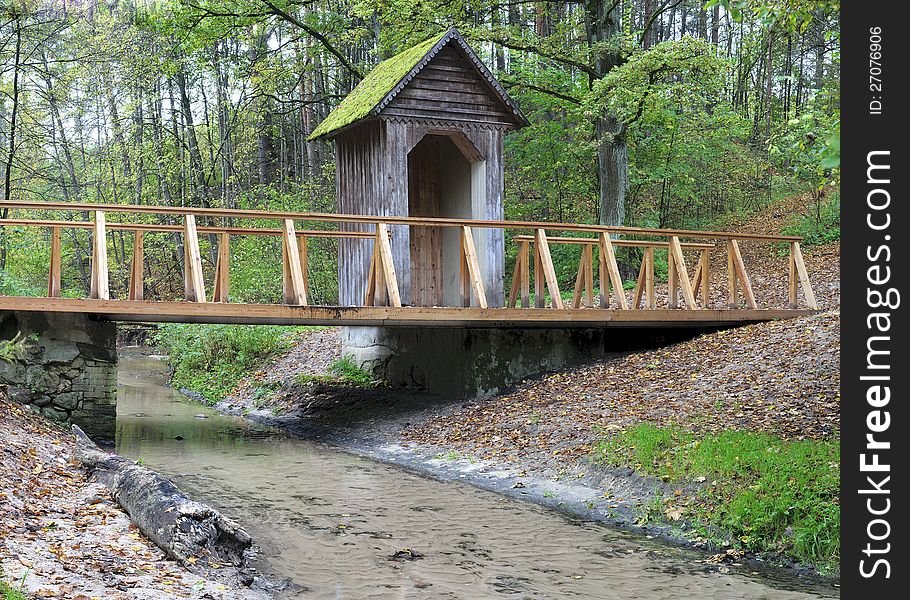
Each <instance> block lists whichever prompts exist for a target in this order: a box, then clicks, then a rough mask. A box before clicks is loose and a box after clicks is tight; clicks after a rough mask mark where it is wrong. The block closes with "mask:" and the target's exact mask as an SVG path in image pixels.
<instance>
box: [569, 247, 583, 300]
mask: <svg viewBox="0 0 910 600" xmlns="http://www.w3.org/2000/svg"><path fill="white" fill-rule="evenodd" d="M584 285H585V253H584V251H582V253H581V255H580V256H579V258H578V273H577V274H576V275H575V288H574V289H573V292H572V308H580V307H581V296H582V294H584Z"/></svg>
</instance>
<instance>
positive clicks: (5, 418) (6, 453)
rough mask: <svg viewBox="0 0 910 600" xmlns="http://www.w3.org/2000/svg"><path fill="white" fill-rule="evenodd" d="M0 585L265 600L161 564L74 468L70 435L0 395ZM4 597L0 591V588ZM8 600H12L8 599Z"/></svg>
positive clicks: (38, 593) (142, 599) (65, 592)
mask: <svg viewBox="0 0 910 600" xmlns="http://www.w3.org/2000/svg"><path fill="white" fill-rule="evenodd" d="M0 431H3V442H2V444H0V454H2V460H0V581H2V582H4V584H5V585H6V586H7V589H8V590H10V594H12V593H13V591H15V592H19V591H21V592H22V593H23V595H24V597H28V598H32V597H40V598H55V597H60V598H76V599H88V598H105V599H123V600H127V599H130V600H132V599H135V600H146V599H151V600H156V599H161V600H165V599H170V598H191V599H203V598H209V599H211V598H220V599H225V600H228V599H238V600H264V599H265V598H267V596H266V595H265V594H263V593H261V592H256V591H252V590H247V589H235V588H231V587H229V586H228V585H226V584H225V583H222V582H219V581H214V580H210V579H205V578H203V577H199V576H198V575H195V574H193V573H191V572H190V571H188V570H186V569H184V568H183V567H181V566H180V565H179V564H178V563H177V562H175V561H173V560H170V559H168V558H167V557H166V555H165V553H164V551H162V550H161V549H160V548H158V547H157V546H156V545H155V544H154V543H152V542H151V541H150V540H149V539H147V538H146V537H145V536H144V535H142V533H141V532H139V531H138V529H137V528H136V527H135V525H133V524H132V522H131V521H130V518H129V516H128V515H127V514H126V513H125V512H124V511H123V510H122V509H121V508H120V507H119V506H118V505H117V504H116V503H115V502H114V501H113V499H112V498H111V496H110V494H109V493H108V491H107V488H105V487H104V486H103V485H101V484H100V483H96V482H93V481H90V480H88V479H87V478H86V476H85V474H84V473H83V471H82V469H81V468H80V467H79V465H78V464H77V462H76V459H75V453H76V442H75V439H74V437H73V435H72V434H71V433H70V432H69V431H67V430H65V429H62V428H60V426H58V425H55V424H52V423H50V422H49V421H47V420H46V419H44V418H42V417H40V416H38V415H36V414H34V413H33V412H32V411H30V410H28V409H27V408H26V407H24V406H22V405H20V404H18V403H15V402H12V401H10V400H8V399H7V398H6V394H5V391H3V390H0ZM4 591H6V590H4ZM13 597H15V596H13Z"/></svg>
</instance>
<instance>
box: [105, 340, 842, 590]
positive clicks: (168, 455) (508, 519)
mask: <svg viewBox="0 0 910 600" xmlns="http://www.w3.org/2000/svg"><path fill="white" fill-rule="evenodd" d="M117 403H118V404H117V434H116V444H117V446H116V451H117V452H118V453H119V454H122V455H124V456H127V457H130V458H132V459H137V460H138V459H141V460H142V461H143V464H145V465H146V466H148V467H150V468H152V469H155V470H157V471H159V472H160V473H162V474H164V475H166V476H168V477H170V478H171V479H173V480H174V481H175V483H177V485H179V486H180V488H181V489H183V490H184V491H185V492H186V493H187V494H189V495H190V496H191V497H193V498H195V499H197V500H200V501H202V502H206V503H208V504H211V505H212V506H214V507H216V508H218V509H219V510H221V511H222V512H224V513H225V514H226V515H228V516H229V517H231V518H233V519H234V520H236V521H237V522H239V523H240V524H241V525H242V526H243V527H244V528H245V529H246V530H247V531H248V532H249V533H250V535H252V537H253V540H254V542H255V544H256V545H257V546H258V548H259V552H258V554H257V556H256V558H255V560H254V566H255V567H256V568H257V569H258V570H260V571H261V572H263V573H265V574H267V575H269V576H271V577H273V578H277V579H287V580H290V581H291V582H293V583H294V584H296V586H295V587H294V589H293V590H289V591H286V592H284V594H285V597H288V598H333V599H335V598H337V599H347V598H352V599H353V598H434V599H435V598H440V599H443V598H467V599H480V598H522V599H524V598H725V599H732V598H819V597H824V598H836V597H838V593H837V589H836V588H833V587H831V586H830V585H828V586H819V585H809V584H806V583H805V582H803V581H801V580H800V579H798V578H797V577H795V576H793V575H792V574H790V573H789V572H785V571H777V570H765V571H763V572H761V573H758V572H756V571H753V570H752V569H751V568H750V567H748V566H746V567H729V568H727V567H723V568H721V569H720V570H719V569H718V567H717V566H715V565H707V564H706V563H705V558H706V556H705V555H704V554H702V553H698V552H694V551H691V550H687V549H682V548H677V547H674V546H669V545H666V544H662V543H659V542H658V541H656V540H651V539H648V538H646V537H645V536H642V535H637V534H634V533H630V532H626V531H622V530H618V529H615V528H609V527H605V526H602V525H598V524H594V523H587V522H581V521H577V520H573V519H570V518H568V517H564V516H562V515H559V514H558V513H555V512H553V511H551V510H548V509H544V508H542V507H539V506H537V505H534V504H530V503H527V502H521V501H518V500H513V499H509V498H504V497H501V496H499V495H497V494H494V493H492V492H486V491H483V490H479V489H477V488H474V487H471V486H468V485H465V484H459V483H442V482H438V481H435V480H432V479H428V478H426V477H422V476H420V475H417V474H413V473H410V472H407V471H404V470H401V469H399V468H396V467H392V466H388V465H384V464H380V463H376V462H373V461H370V460H368V459H365V458H361V457H358V456H355V455H352V454H349V453H345V452H341V451H338V450H335V449H333V448H331V447H329V446H326V445H323V444H318V443H314V442H310V441H307V440H302V439H299V438H295V437H292V436H290V435H287V434H285V433H283V432H280V431H276V430H274V429H269V428H267V427H263V426H261V425H256V424H254V423H251V422H249V421H247V420H245V419H242V418H239V417H229V416H224V415H221V414H220V413H217V412H215V411H213V410H211V409H208V408H205V407H202V406H200V405H199V404H196V403H194V402H191V401H190V400H188V399H187V398H185V397H184V396H182V395H181V394H179V393H177V392H176V391H174V390H173V389H171V388H169V387H167V386H166V366H165V364H164V363H163V362H162V361H161V360H159V359H156V358H154V357H150V356H146V355H143V354H141V353H138V352H132V351H127V352H125V353H124V354H122V355H121V359H120V372H119V378H118V400H117ZM203 417H204V418H203ZM721 571H727V572H721Z"/></svg>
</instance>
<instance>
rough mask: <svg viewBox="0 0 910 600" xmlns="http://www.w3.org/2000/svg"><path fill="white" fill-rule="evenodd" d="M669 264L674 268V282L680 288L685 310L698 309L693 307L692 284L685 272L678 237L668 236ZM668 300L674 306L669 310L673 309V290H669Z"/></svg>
mask: <svg viewBox="0 0 910 600" xmlns="http://www.w3.org/2000/svg"><path fill="white" fill-rule="evenodd" d="M669 263H670V264H672V265H673V266H674V267H675V273H674V275H675V276H676V280H677V282H678V285H679V287H680V288H682V293H683V300H685V302H686V308H688V309H689V310H694V309H696V308H698V307H697V306H696V305H695V294H693V293H692V283H691V282H690V281H689V273H688V271H687V270H686V259H685V257H684V256H683V253H682V246H681V245H680V243H679V237H678V236H675V235H674V236H670V260H669ZM670 300H671V302H673V303H674V306H671V307H670V308H675V302H676V293H675V291H674V290H672V289H671V290H670Z"/></svg>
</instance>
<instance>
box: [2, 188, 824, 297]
mask: <svg viewBox="0 0 910 600" xmlns="http://www.w3.org/2000/svg"><path fill="white" fill-rule="evenodd" d="M0 208H7V209H13V210H18V209H23V210H31V211H52V212H59V211H67V212H83V213H91V214H93V215H94V220H93V221H73V220H53V219H27V218H18V219H12V218H11V219H0V227H6V226H36V227H45V228H49V229H50V230H51V253H50V265H49V276H48V296H49V297H59V296H60V294H61V235H60V232H61V230H62V229H64V228H84V229H91V230H93V232H94V236H93V239H94V240H95V243H93V245H92V261H91V279H90V292H89V296H90V298H93V299H103V300H106V299H110V287H109V273H108V260H107V244H106V233H107V231H108V230H126V231H132V232H134V243H133V255H132V264H131V269H130V281H129V288H128V290H129V291H128V297H127V299H128V300H131V301H142V300H144V297H145V293H144V285H143V271H144V241H143V240H144V234H145V233H147V232H172V233H180V234H182V235H183V236H184V242H183V248H184V261H183V262H184V291H185V297H186V300H187V301H190V302H205V301H206V300H207V297H206V291H205V284H204V280H203V271H202V259H201V254H200V249H199V234H210V235H211V234H214V235H217V236H218V240H219V244H218V254H217V259H216V261H215V276H214V285H213V294H212V301H214V302H228V299H229V290H230V279H229V268H228V265H229V260H230V237H231V236H232V235H261V236H279V237H281V238H282V279H283V291H284V301H285V303H286V304H288V305H293V306H307V305H308V304H309V298H308V275H307V240H308V239H309V238H311V237H313V238H316V237H330V238H357V239H368V240H372V242H373V252H372V258H371V260H370V267H369V269H368V272H367V281H366V293H365V295H364V300H363V304H364V305H365V306H378V305H384V304H387V305H389V306H393V307H400V306H402V300H401V294H400V291H399V288H398V277H397V275H396V272H395V264H394V260H393V254H392V246H391V241H390V237H391V234H390V232H389V225H398V226H407V227H412V228H413V227H455V228H458V231H459V236H460V261H459V264H460V269H459V271H460V272H459V286H458V287H459V295H460V300H461V304H462V306H465V307H467V306H470V305H471V302H472V300H473V302H474V303H475V304H476V305H477V306H478V307H480V308H487V307H488V305H489V302H488V298H487V293H486V286H485V285H484V281H483V275H482V272H481V268H480V261H479V260H478V256H477V251H476V247H475V244H474V236H473V229H474V228H493V229H502V230H505V229H510V230H519V231H531V232H533V235H526V234H525V235H514V236H513V237H512V238H511V239H512V240H513V241H514V242H515V243H517V244H518V245H519V248H518V254H517V258H516V261H515V266H514V270H513V277H512V287H511V290H510V293H509V297H508V302H507V306H508V307H517V306H518V303H519V301H520V302H521V306H523V307H529V306H530V262H531V248H532V246H533V253H534V254H533V260H534V273H535V276H534V301H535V307H537V308H543V307H544V306H545V297H546V295H547V293H549V297H550V302H551V306H552V307H553V308H555V309H564V308H566V306H565V303H564V302H563V299H562V296H561V294H560V290H559V282H558V281H557V277H556V272H555V269H554V267H553V261H552V257H551V255H550V245H551V244H578V245H581V246H582V252H581V259H580V261H579V266H578V273H577V276H576V281H575V289H574V296H573V300H572V303H571V306H570V308H573V309H580V308H581V307H582V305H583V304H584V306H585V307H587V308H596V307H595V301H594V256H595V249H596V250H597V256H598V258H597V264H598V274H599V287H600V290H599V307H600V308H609V307H610V306H611V304H610V292H611V288H612V296H613V299H614V301H615V306H616V307H617V308H619V309H622V310H629V309H639V308H641V306H642V301H644V307H645V308H646V309H655V308H656V299H655V281H654V251H655V250H656V249H658V248H660V249H666V250H667V252H668V291H669V297H670V299H669V304H668V308H671V309H672V308H678V307H679V296H680V293H681V295H682V301H683V303H684V306H685V308H686V309H690V310H693V309H697V308H699V306H698V304H697V302H696V299H697V297H698V295H701V301H702V302H701V308H709V306H710V298H711V294H710V260H709V257H710V255H709V253H710V250H711V249H712V248H714V245H713V244H709V243H696V242H682V241H681V240H680V238H683V237H684V238H694V239H716V240H721V241H723V242H724V243H725V245H726V252H727V288H728V306H729V308H736V307H737V306H738V294H739V291H740V290H741V291H742V294H743V297H744V300H745V304H746V306H747V307H748V308H751V309H756V308H757V303H756V299H755V296H754V293H753V291H752V284H751V282H750V279H749V275H748V273H747V271H746V266H745V264H744V262H743V258H742V254H741V252H740V249H739V243H738V242H739V241H742V240H752V241H760V242H785V243H788V244H789V246H790V260H789V285H788V300H789V307H790V308H796V307H797V306H798V290H799V289H800V288H802V290H803V295H804V298H805V303H806V305H807V306H808V307H809V308H811V309H817V308H818V306H817V303H816V300H815V295H814V293H813V291H812V287H811V284H810V282H809V277H808V272H807V270H806V266H805V262H804V260H803V256H802V252H801V250H800V246H799V242H800V241H801V238H798V237H793V236H766V235H758V234H749V233H731V232H716V231H693V230H674V229H646V228H639V227H611V226H602V225H588V224H578V223H546V222H537V221H495V220H468V219H451V218H429V217H397V216H369V215H345V214H329V213H298V212H286V211H263V210H227V209H212V208H190V207H163V206H128V205H102V204H85V203H50V202H16V201H8V202H2V201H0ZM109 213H120V214H152V215H159V216H162V215H165V216H170V217H181V218H182V220H183V223H182V225H170V224H144V223H108V222H107V214H109ZM203 217H204V218H205V219H206V220H209V221H213V220H215V219H219V218H229V219H232V220H234V219H260V220H277V221H280V222H281V225H282V226H281V228H278V229H272V228H265V227H233V226H213V225H204V226H197V223H196V219H197V218H203ZM297 221H300V222H306V223H329V224H336V225H339V224H357V225H361V226H372V227H373V231H372V232H370V231H340V230H322V229H312V230H297V229H296V228H295V222H297ZM547 231H560V232H572V233H581V234H584V233H589V234H595V236H596V237H593V238H591V237H559V236H553V237H548V236H547ZM613 235H623V236H638V237H645V236H646V237H648V238H649V239H628V238H622V239H617V238H614V237H612V236H613ZM653 238H660V239H656V240H655V239H653ZM98 240H105V243H97V241H98ZM616 247H639V248H643V253H642V262H641V266H640V268H639V272H638V280H637V283H636V286H635V289H634V291H633V293H632V303H631V304H629V302H628V299H627V298H626V295H625V293H624V291H623V281H622V278H621V276H620V271H619V268H618V264H617V260H616V253H615V248H616ZM685 250H690V251H691V250H695V251H698V252H699V259H698V263H697V266H696V268H695V271H694V274H693V276H692V277H691V278H690V277H689V272H688V267H687V265H686V260H685V256H684V251H685Z"/></svg>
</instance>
